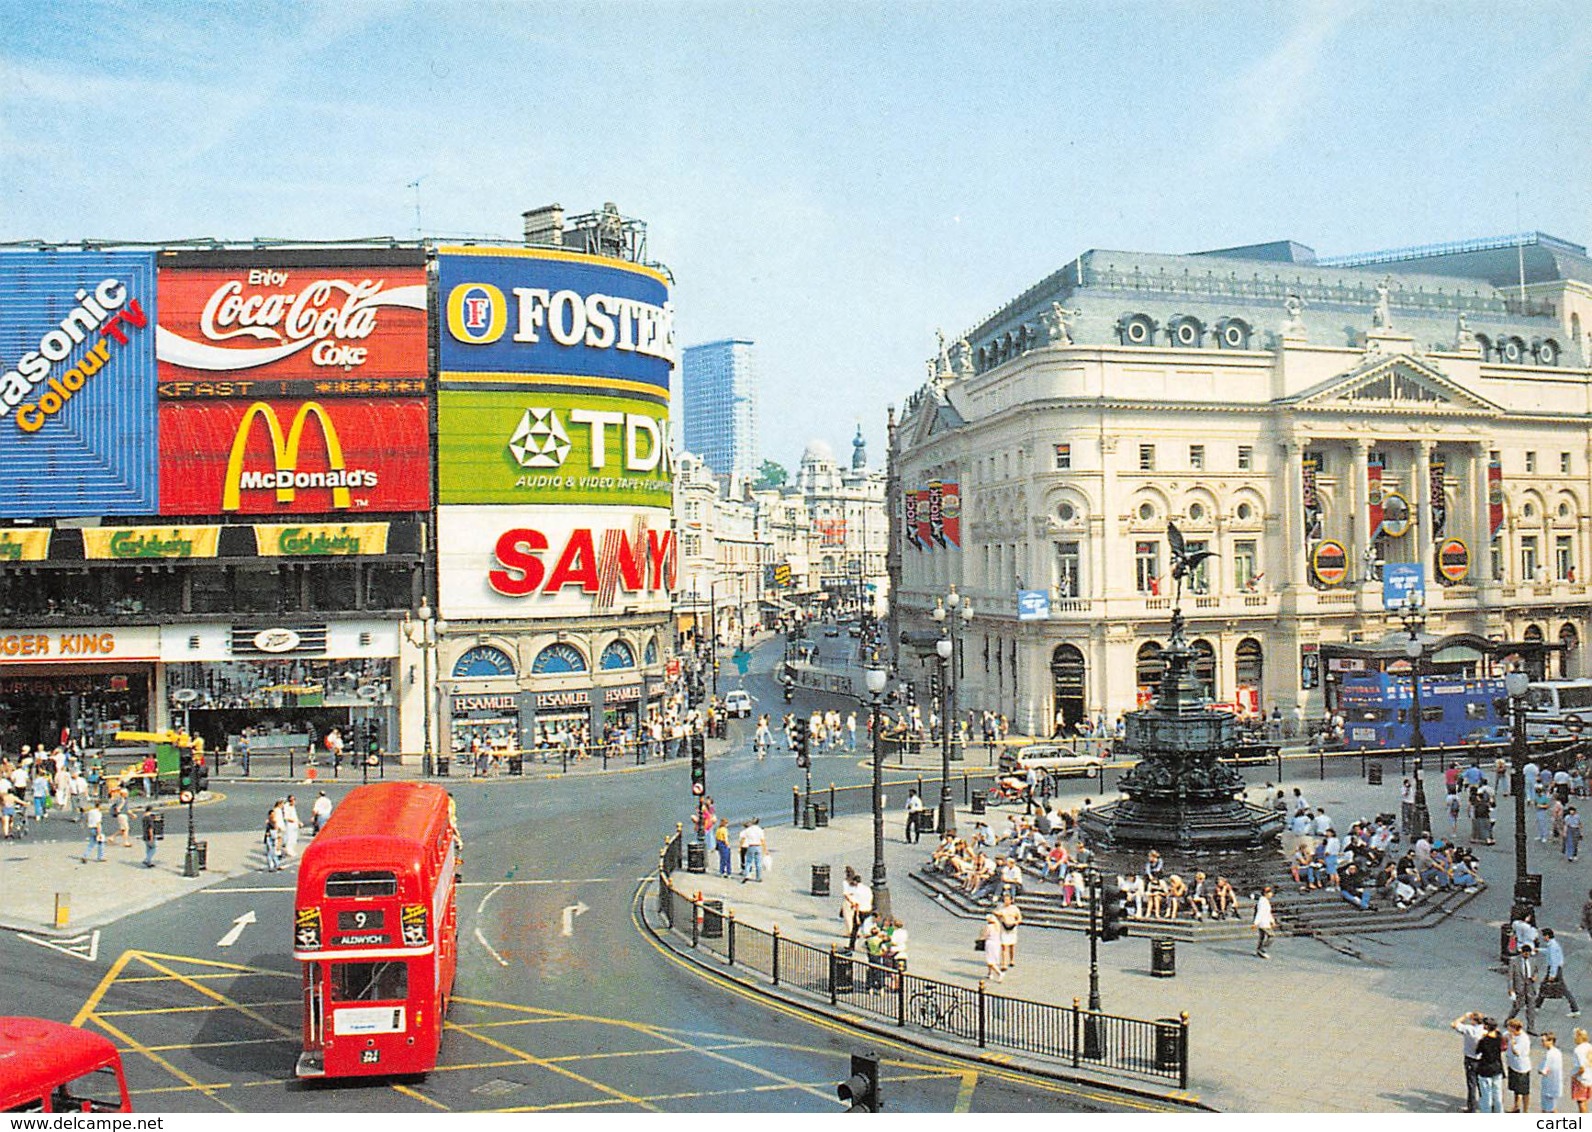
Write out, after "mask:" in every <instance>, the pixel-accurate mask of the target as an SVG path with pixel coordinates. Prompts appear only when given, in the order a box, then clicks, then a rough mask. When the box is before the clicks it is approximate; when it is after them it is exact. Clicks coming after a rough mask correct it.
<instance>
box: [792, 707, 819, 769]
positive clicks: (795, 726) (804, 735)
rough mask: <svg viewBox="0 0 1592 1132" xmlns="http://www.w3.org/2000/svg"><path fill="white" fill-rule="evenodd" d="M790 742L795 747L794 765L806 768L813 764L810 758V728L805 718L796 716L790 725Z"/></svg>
mask: <svg viewBox="0 0 1592 1132" xmlns="http://www.w3.org/2000/svg"><path fill="white" fill-rule="evenodd" d="M790 737H791V743H792V745H793V746H794V747H795V748H796V765H797V767H798V768H800V769H802V770H806V769H807V768H808V767H810V766H812V765H813V759H812V730H811V728H810V727H809V726H808V723H807V720H805V719H803V718H802V717H801V716H799V715H798V716H797V717H796V718H795V719H793V720H792V721H791V725H790Z"/></svg>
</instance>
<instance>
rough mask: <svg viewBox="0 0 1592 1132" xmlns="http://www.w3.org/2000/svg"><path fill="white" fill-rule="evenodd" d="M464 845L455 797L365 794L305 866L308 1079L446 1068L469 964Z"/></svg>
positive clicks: (408, 786) (301, 931) (392, 786)
mask: <svg viewBox="0 0 1592 1132" xmlns="http://www.w3.org/2000/svg"><path fill="white" fill-rule="evenodd" d="M460 848H461V847H460V844H459V839H458V831H457V829H456V828H455V826H454V822H453V817H452V808H451V802H450V799H449V798H448V793H447V791H446V790H444V789H443V788H442V787H440V786H435V785H432V784H430V783H423V782H383V783H379V784H375V785H370V786H360V787H356V788H355V789H354V790H353V791H351V792H350V793H349V795H348V797H347V798H345V799H344V800H343V802H342V803H341V804H340V805H339V806H338V807H337V809H335V810H334V811H333V812H332V816H331V817H330V818H329V819H328V820H327V822H326V825H325V826H324V827H322V829H321V832H320V833H318V834H317V835H316V836H315V840H314V841H312V842H310V846H309V848H308V849H307V850H305V853H304V859H303V862H302V863H301V864H300V865H299V875H298V897H297V900H296V902H295V908H294V917H293V919H294V923H293V958H295V959H297V960H299V961H300V962H302V963H303V964H304V1052H303V1053H301V1054H300V1055H299V1059H298V1068H297V1073H298V1075H299V1076H300V1077H355V1076H368V1075H388V1074H413V1073H425V1072H428V1071H429V1070H431V1069H432V1068H434V1067H435V1066H436V1064H437V1052H438V1049H439V1048H440V1047H441V1044H442V1020H443V1017H444V1015H446V1013H447V1010H448V1000H449V999H450V998H451V997H452V995H453V975H454V969H455V967H456V966H457V959H458V934H459V914H458V905H457V882H458V877H457V875H456V874H457V870H458V867H459V853H460Z"/></svg>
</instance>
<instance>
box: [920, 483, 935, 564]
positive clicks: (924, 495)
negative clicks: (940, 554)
mask: <svg viewBox="0 0 1592 1132" xmlns="http://www.w3.org/2000/svg"><path fill="white" fill-rule="evenodd" d="M917 497H918V543H919V544H920V545H921V546H922V547H923V549H925V550H933V549H934V531H933V528H932V527H931V526H930V524H929V492H928V489H927V488H922V489H920V490H919V491H918V492H917Z"/></svg>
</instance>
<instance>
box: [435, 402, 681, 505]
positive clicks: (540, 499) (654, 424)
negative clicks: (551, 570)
mask: <svg viewBox="0 0 1592 1132" xmlns="http://www.w3.org/2000/svg"><path fill="white" fill-rule="evenodd" d="M437 461H438V463H437V501H438V502H439V503H442V504H451V503H581V504H596V505H613V506H633V507H669V506H671V503H672V499H673V486H674V475H673V466H672V461H671V460H670V458H669V410H668V406H667V405H660V404H658V403H656V402H653V401H650V400H646V399H642V398H636V397H602V396H594V395H592V394H589V393H579V394H570V393H561V392H555V391H553V390H549V389H532V390H522V391H517V392H510V391H502V390H491V391H488V390H470V391H466V392H460V391H458V390H452V389H444V390H441V391H440V392H439V393H438V394H437Z"/></svg>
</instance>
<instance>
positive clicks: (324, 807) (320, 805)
mask: <svg viewBox="0 0 1592 1132" xmlns="http://www.w3.org/2000/svg"><path fill="white" fill-rule="evenodd" d="M331 816H332V800H331V799H330V798H328V797H327V796H326V791H324V790H322V791H321V794H320V797H318V798H316V799H315V805H313V806H311V807H310V819H311V821H312V822H313V824H314V830H315V832H316V833H319V832H320V831H321V826H323V825H325V824H326V819H327V818H329V817H331Z"/></svg>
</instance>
